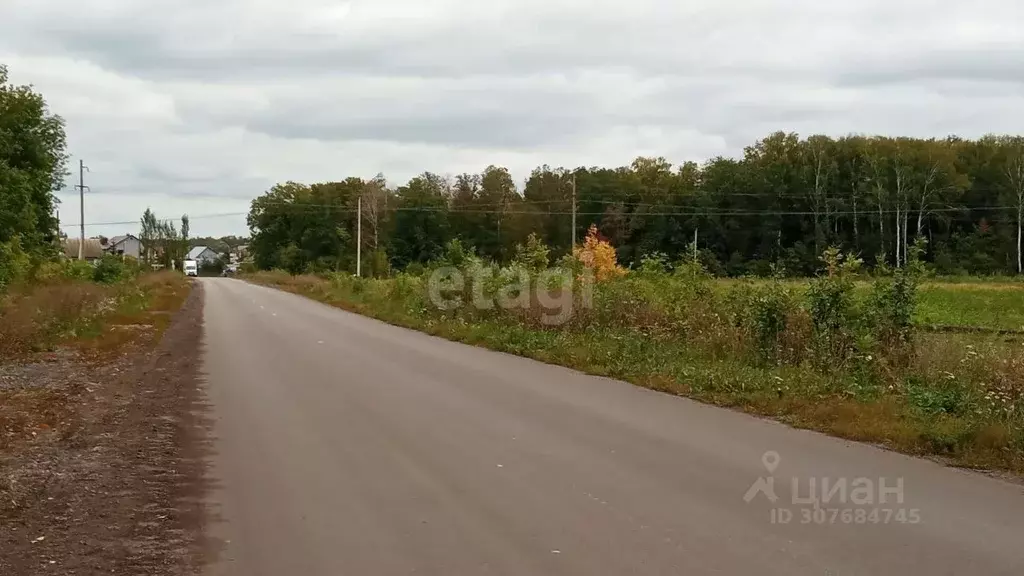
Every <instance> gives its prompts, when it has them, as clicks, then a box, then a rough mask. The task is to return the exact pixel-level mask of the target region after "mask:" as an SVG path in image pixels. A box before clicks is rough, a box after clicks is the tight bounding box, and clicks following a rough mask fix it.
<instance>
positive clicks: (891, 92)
mask: <svg viewBox="0 0 1024 576" xmlns="http://www.w3.org/2000/svg"><path fill="white" fill-rule="evenodd" d="M1021 21H1024V4H1021V3H1020V2H1016V1H1014V0H979V1H976V2H973V3H963V2H954V1H952V0H903V1H900V2H893V1H892V0H863V1H861V2H822V1H820V0H733V1H730V2H726V1H720V0H719V1H716V0H698V1H693V2H675V1H672V0H631V1H630V2H621V1H620V0H516V1H513V0H490V1H488V2H479V1H472V0H353V1H350V2H339V1H334V0H289V1H288V2H280V1H278V0H220V1H218V2H209V1H207V0H151V1H148V2H138V1H137V0H78V1H75V2H72V1H71V0H5V1H4V2H3V3H2V4H0V62H3V63H6V64H8V65H9V66H10V68H11V75H12V78H13V80H15V81H16V82H31V83H34V84H35V85H36V87H37V88H38V89H39V90H40V91H41V92H42V93H44V95H45V96H46V98H47V100H48V101H49V103H50V104H51V107H52V108H53V110H54V111H55V112H57V113H60V114H61V115H63V116H64V117H65V118H66V120H67V122H68V137H69V143H70V151H71V152H72V154H74V155H75V158H76V159H77V158H78V157H82V158H84V159H85V160H86V161H87V163H88V164H89V166H90V168H91V170H92V172H91V173H90V174H89V176H88V184H89V185H90V186H92V188H93V190H94V193H93V194H92V195H91V196H90V197H89V201H88V213H87V220H88V221H93V222H105V221H121V220H131V221H134V220H135V219H137V217H138V215H139V212H141V210H142V209H144V208H145V207H147V206H151V207H152V208H153V209H154V210H156V211H157V213H158V214H159V215H161V216H166V217H177V216H178V215H179V214H180V213H183V212H189V213H191V214H192V215H194V216H201V215H206V214H220V213H223V212H240V213H241V212H245V211H246V210H247V208H248V201H249V200H250V199H251V198H252V197H253V196H255V195H257V194H259V193H260V192H262V191H263V190H264V189H266V188H267V187H268V186H270V185H271V184H272V183H274V182H277V181H282V180H287V179H292V180H299V181H314V180H326V179H338V178H343V177H345V176H348V175H361V176H372V175H373V174H375V173H377V172H384V173H385V174H386V175H388V177H389V178H390V179H391V180H392V182H396V183H400V182H403V181H404V180H406V179H408V178H409V177H410V176H412V175H414V174H416V173H418V172H421V171H423V170H431V171H436V172H441V173H449V174H454V173H458V172H461V171H479V170H481V169H482V168H484V167H485V166H487V165H488V164H499V165H504V166H507V167H509V168H510V169H511V170H512V171H513V173H514V174H515V176H516V177H517V178H518V179H522V178H525V177H526V176H527V175H528V173H529V171H530V170H531V169H532V168H533V167H535V166H537V165H540V164H543V163H547V164H551V165H555V166H558V165H566V166H574V165H621V164H625V163H628V162H629V161H630V160H631V159H632V158H633V157H634V156H636V155H638V154H655V155H665V156H666V157H668V158H670V159H671V160H673V161H676V162H681V161H684V160H700V159H704V158H707V157H711V156H715V155H719V154H725V155H734V154H738V153H740V152H741V151H742V148H743V146H744V145H747V144H750V143H752V142H753V141H754V140H755V139H756V138H758V137H761V136H764V135H766V134H767V133H768V132H771V131H774V130H794V131H798V132H801V133H804V134H807V133H816V132H823V133H829V134H835V135H839V134H844V133H848V132H865V133H888V134H906V135H914V136H944V135H947V134H949V133H958V134H961V135H963V136H979V135H981V134H984V133H987V132H1024V117H1022V116H1021V115H1020V114H1019V110H1020V109H1021V106H1022V105H1024V64H1022V63H1024V30H1022V29H1021V28H1020V27H1019V26H1018V25H1017V24H1018V23H1019V22H1021ZM62 213H63V214H64V216H63V217H64V220H65V221H66V222H67V221H71V222H75V221H77V198H76V197H75V196H70V197H69V200H68V202H67V203H66V204H65V205H64V206H63V207H62ZM68 213H72V214H74V217H73V218H69V217H68V216H67V215H66V214H68ZM115 228H116V229H115ZM129 228H134V227H129ZM193 229H194V230H195V231H196V233H197V234H217V233H231V232H234V233H239V232H244V229H245V224H244V217H241V216H235V217H220V218H210V219H200V218H197V219H195V221H194V223H193ZM123 231H124V227H113V228H110V227H108V228H97V229H96V230H95V232H96V233H101V232H102V233H107V234H112V233H120V232H123Z"/></svg>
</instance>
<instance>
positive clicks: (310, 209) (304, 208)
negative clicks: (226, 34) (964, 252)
mask: <svg viewBox="0 0 1024 576" xmlns="http://www.w3.org/2000/svg"><path fill="white" fill-rule="evenodd" d="M277 205H284V206H294V207H295V208H296V209H299V211H301V213H303V214H316V213H317V212H319V211H320V210H319V209H323V208H329V209H331V210H332V212H333V213H335V214H355V213H357V210H355V209H352V208H347V207H345V206H340V205H331V204H293V203H290V202H282V203H280V204H277ZM680 208H685V207H680ZM314 209H315V210H314ZM1015 209H1016V206H988V207H986V206H978V207H963V208H935V209H933V210H929V212H930V213H956V212H997V211H1000V210H1015ZM384 211H387V212H426V213H447V214H510V215H524V216H571V215H572V214H573V212H572V211H551V210H549V211H537V210H464V209H451V208H447V207H437V208H432V207H423V206H408V207H394V208H386V209H384ZM904 212H905V210H900V211H896V210H883V211H881V213H882V214H889V215H891V214H896V213H900V214H902V213H904ZM815 214H816V213H815V212H811V211H796V210H794V211H765V210H748V211H722V210H701V211H691V212H683V211H671V212H668V211H661V212H630V213H629V214H627V215H628V216H634V217H635V216H687V217H714V216H745V217H750V216H814V215H815ZM817 214H820V213H817ZM877 214H879V211H877V210H874V211H871V210H859V211H857V212H854V211H852V210H846V211H835V212H829V215H830V216H862V217H865V218H870V217H872V216H874V215H877ZM248 215H249V213H248V212H224V213H220V214H200V215H198V216H191V215H190V216H189V219H190V220H198V219H208V218H227V217H237V216H248ZM576 215H577V216H605V215H607V212H576ZM173 221H175V219H163V220H161V222H173ZM138 223H139V221H138V220H127V221H121V222H89V223H87V225H88V226H127V225H131V224H138ZM79 225H80V224H78V223H74V224H65V225H63V226H62V228H69V227H75V226H79Z"/></svg>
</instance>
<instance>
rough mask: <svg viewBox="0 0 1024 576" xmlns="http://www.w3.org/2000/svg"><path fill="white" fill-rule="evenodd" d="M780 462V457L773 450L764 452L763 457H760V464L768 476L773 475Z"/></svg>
mask: <svg viewBox="0 0 1024 576" xmlns="http://www.w3.org/2000/svg"><path fill="white" fill-rule="evenodd" d="M781 461H782V457H781V456H779V453H778V452H776V451H774V450H770V451H768V452H765V453H764V456H761V464H764V467H765V469H766V470H768V473H769V474H774V473H775V470H776V469H777V468H778V467H779V462H781Z"/></svg>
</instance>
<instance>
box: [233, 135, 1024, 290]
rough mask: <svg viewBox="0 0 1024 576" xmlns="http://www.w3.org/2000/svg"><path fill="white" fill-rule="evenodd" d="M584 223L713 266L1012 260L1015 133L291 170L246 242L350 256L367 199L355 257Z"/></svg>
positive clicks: (939, 266)
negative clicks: (518, 177) (456, 166)
mask: <svg viewBox="0 0 1024 576" xmlns="http://www.w3.org/2000/svg"><path fill="white" fill-rule="evenodd" d="M574 190H575V199H576V202H575V203H576V227H575V237H576V239H577V241H580V240H582V236H583V234H584V232H585V231H586V230H587V229H588V228H589V227H590V225H591V224H596V225H597V226H598V229H599V230H600V232H601V234H602V235H603V236H604V237H605V238H607V239H608V240H609V241H610V242H611V243H612V244H613V245H614V246H615V247H616V249H617V251H618V256H619V260H620V262H623V263H625V264H627V265H629V264H633V263H636V262H638V261H639V259H640V258H642V257H643V256H645V255H647V254H651V253H656V252H657V253H662V254H665V255H666V256H668V257H669V258H677V257H679V256H680V255H682V254H689V253H690V251H691V250H693V249H694V245H693V242H694V241H695V240H696V248H697V250H698V253H699V256H700V258H701V259H702V260H703V261H704V263H705V264H706V265H707V266H708V268H709V269H710V270H711V271H713V272H715V273H717V274H720V275H743V274H767V273H769V271H770V270H771V269H772V266H773V265H776V266H778V267H781V269H783V270H785V271H786V272H787V273H788V274H791V275H807V274H811V273H813V272H815V270H816V269H817V267H818V265H819V256H820V254H821V253H822V252H823V251H824V250H825V248H827V247H829V246H837V247H841V248H842V249H844V250H849V251H853V252H856V253H859V254H860V255H861V257H862V258H863V259H864V260H865V262H867V263H868V264H869V265H879V264H883V263H884V264H885V265H887V266H901V265H903V264H904V263H905V262H906V258H907V253H908V247H910V246H912V245H913V244H914V243H915V242H916V241H917V239H918V238H922V239H924V240H926V241H927V251H926V254H925V256H924V257H925V259H926V261H928V262H930V263H932V264H933V265H934V267H935V269H936V271H937V272H939V273H944V274H963V273H969V274H1010V273H1019V272H1020V271H1021V255H1020V244H1021V239H1020V228H1021V219H1022V217H1024V138H1022V137H1017V136H986V137H984V138H981V139H979V140H965V139H962V138H957V137H949V138H945V139H928V140H922V139H913V138H888V137H865V136H847V137H842V138H838V139H836V138H831V137H828V136H811V137H808V138H805V139H801V138H800V137H799V136H798V135H797V134H787V133H782V132H779V133H775V134H772V135H770V136H768V137H766V138H764V139H763V140H760V141H758V142H756V143H754V144H753V145H751V146H749V147H747V148H746V149H745V151H744V154H743V157H742V158H724V157H718V158H714V159H711V160H709V161H708V162H706V163H704V164H702V165H701V164H697V163H693V162H688V163H685V164H683V165H681V166H678V167H674V166H673V165H672V164H670V163H669V162H668V161H667V160H665V159H664V158H637V159H636V160H635V161H633V163H632V164H631V165H630V166H626V167H620V168H599V167H591V168H576V169H564V168H551V167H548V166H542V167H539V168H537V169H536V170H534V171H533V173H532V174H531V175H530V176H529V178H527V179H526V181H525V185H523V186H521V187H520V186H517V184H516V182H515V181H514V179H513V178H512V176H511V175H510V173H509V172H508V170H506V169H504V168H501V167H496V166H490V167H488V168H486V169H485V170H484V171H483V172H482V173H480V174H460V175H458V176H455V177H454V178H450V177H442V176H439V175H437V174H433V173H429V172H428V173H424V174H422V175H420V176H417V177H415V178H413V179H412V180H410V181H409V182H408V183H407V184H405V185H404V186H399V187H397V188H391V187H389V186H388V183H387V181H386V180H385V178H384V177H383V176H382V175H379V176H378V177H376V178H374V179H370V180H364V179H360V178H347V179H344V180H341V181H338V182H327V183H318V184H312V185H303V184H297V183H294V182H288V183H284V184H279V185H276V186H274V187H273V188H272V189H271V190H270V191H268V192H267V193H265V194H263V195H262V196H260V197H258V198H257V199H255V200H254V201H253V203H252V208H251V211H250V214H249V217H248V223H249V227H250V229H251V231H252V244H251V249H252V252H253V255H254V257H255V260H256V264H257V266H259V267H262V268H284V269H288V270H291V271H294V272H298V271H305V270H327V269H337V270H354V269H355V267H354V261H355V255H356V246H355V242H356V236H357V216H356V214H357V207H358V205H359V204H361V206H362V241H363V252H362V254H363V263H364V270H368V271H369V272H371V273H372V272H374V271H379V270H381V269H383V268H387V267H389V266H390V267H397V268H403V267H405V266H408V265H410V264H412V263H415V262H419V263H425V262H428V261H430V260H432V259H434V258H437V257H438V256H439V255H440V254H441V253H442V251H443V247H444V246H445V244H446V242H448V241H449V240H450V239H452V238H459V239H460V240H461V241H462V243H463V244H465V245H469V246H472V247H473V248H474V249H475V250H476V252H477V253H478V254H479V255H480V256H483V257H486V258H490V259H494V260H497V261H501V262H506V261H508V260H509V259H510V258H511V257H512V256H513V251H514V247H515V246H516V245H517V244H519V243H522V242H523V241H524V240H525V238H526V237H527V236H528V235H529V234H530V233H536V234H538V235H539V236H540V238H541V239H542V240H543V241H544V242H546V243H547V244H548V245H549V246H551V247H552V249H553V250H552V257H557V256H559V255H560V254H564V253H566V252H568V251H569V250H570V246H571V244H572V242H573V237H574V234H573V232H574V230H573V227H572V222H573V216H572V214H573V197H574Z"/></svg>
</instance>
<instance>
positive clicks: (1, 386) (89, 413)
mask: <svg viewBox="0 0 1024 576" xmlns="http://www.w3.org/2000/svg"><path fill="white" fill-rule="evenodd" d="M202 304H203V300H202V293H201V286H200V285H199V284H198V283H195V284H194V285H193V288H192V290H191V292H190V294H189V296H188V298H187V300H186V301H185V303H184V305H183V306H182V307H181V308H180V309H179V310H178V311H177V312H175V313H173V315H172V316H171V321H170V325H169V326H167V328H166V330H165V331H163V334H162V336H161V337H159V343H158V344H157V338H158V336H157V334H159V332H160V331H159V328H162V326H159V327H158V329H157V330H154V331H152V332H153V333H152V334H149V335H147V334H146V331H145V330H140V333H139V334H138V336H137V337H133V338H132V339H131V341H129V342H128V343H126V344H124V345H123V346H121V347H120V348H119V349H118V354H106V355H103V356H101V357H97V356H95V355H90V354H88V353H87V352H85V351H82V350H78V349H74V348H72V349H65V350H63V351H60V352H56V353H53V354H50V355H49V356H48V357H46V358H43V359H36V360H34V361H32V362H31V363H21V364H9V365H4V366H0V399H2V401H0V574H11V575H17V576H21V575H33V574H115V575H128V574H132V575H136V574H158V575H162V574H191V573H195V572H197V571H198V567H199V564H200V563H201V560H202V549H203V543H202V541H201V537H202V525H203V514H202V508H201V504H202V493H203V490H204V486H203V482H202V477H203V461H204V458H203V455H204V450H205V447H204V439H203V434H204V433H203V430H204V429H205V423H204V422H203V419H202V418H203V417H202V413H203V406H202V403H203V399H202V396H201V394H202V393H201V391H200V389H199V384H198V372H199V361H200V358H199V354H200V343H201V338H202ZM143 328H144V327H143ZM121 329H122V330H124V328H121ZM154 345H155V347H154Z"/></svg>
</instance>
